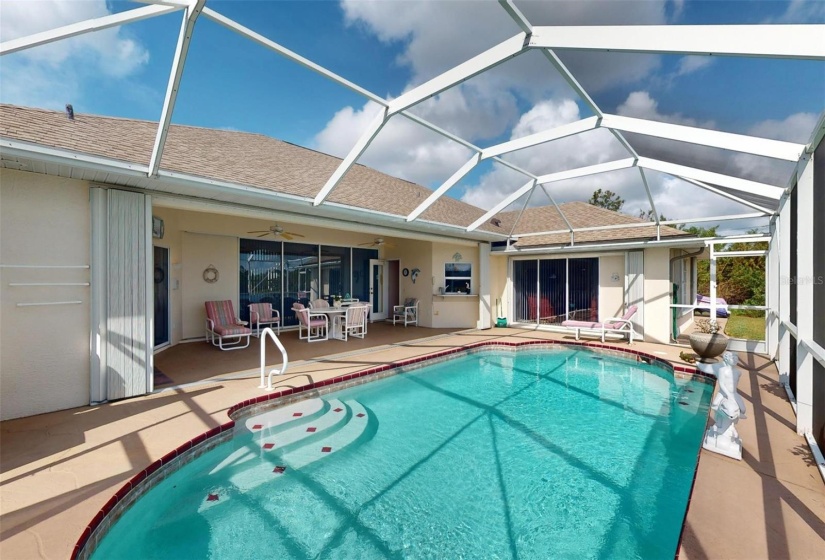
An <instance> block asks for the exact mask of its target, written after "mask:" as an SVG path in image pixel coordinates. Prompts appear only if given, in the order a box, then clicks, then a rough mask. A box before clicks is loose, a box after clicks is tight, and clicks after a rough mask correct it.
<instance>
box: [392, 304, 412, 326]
mask: <svg viewBox="0 0 825 560" xmlns="http://www.w3.org/2000/svg"><path fill="white" fill-rule="evenodd" d="M396 321H404V326H405V327H406V326H407V325H418V300H417V299H416V298H407V299H405V300H404V305H395V306H393V308H392V324H393V325H394V324H395V323H396Z"/></svg>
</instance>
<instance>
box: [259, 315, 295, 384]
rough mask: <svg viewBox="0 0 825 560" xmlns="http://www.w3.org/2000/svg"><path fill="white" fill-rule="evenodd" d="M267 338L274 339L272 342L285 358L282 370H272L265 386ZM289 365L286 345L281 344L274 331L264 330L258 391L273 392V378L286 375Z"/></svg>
mask: <svg viewBox="0 0 825 560" xmlns="http://www.w3.org/2000/svg"><path fill="white" fill-rule="evenodd" d="M267 336H268V337H269V338H271V339H272V341H273V342H274V343H275V346H277V347H278V350H280V351H281V357H282V358H283V363H282V364H281V369H272V370H270V371H269V378H268V381H267V383H266V385H264V375H265V373H266V371H265V370H266V337H267ZM288 364H289V359H288V358H287V355H286V348H284V345H283V344H281V341H280V340H278V337H277V336H275V331H273V330H272V329H270V328H269V327H267V328H265V329H264V330H263V332H262V333H261V384H260V385H259V386H258V389H266V390H267V391H271V390H272V376H273V375H283V374H284V373H286V368H287V365H288Z"/></svg>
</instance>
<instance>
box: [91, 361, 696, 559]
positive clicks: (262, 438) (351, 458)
mask: <svg viewBox="0 0 825 560" xmlns="http://www.w3.org/2000/svg"><path fill="white" fill-rule="evenodd" d="M711 392H712V386H711V385H709V384H706V383H702V382H699V381H692V380H686V379H675V378H674V377H673V375H672V373H671V372H670V371H667V370H664V369H662V368H659V367H657V366H652V365H647V364H644V363H639V362H636V361H634V360H630V359H623V358H615V357H610V356H607V355H604V354H600V353H597V352H593V351H591V350H588V349H585V348H573V347H569V348H568V347H561V346H559V347H554V348H551V349H542V350H534V349H521V350H518V351H513V350H495V351H490V350H484V351H480V352H476V353H472V354H469V355H465V356H462V357H459V358H456V359H452V360H448V361H444V362H441V363H437V364H434V365H430V366H426V367H424V368H421V369H417V370H414V371H411V372H408V373H405V374H403V375H396V376H392V377H389V378H386V379H382V380H380V381H375V382H372V383H367V384H364V385H360V386H358V387H353V388H350V389H345V390H342V391H338V392H335V393H330V394H328V395H325V396H324V397H323V399H309V400H306V401H302V402H300V403H296V404H293V405H290V406H289V407H286V408H282V409H278V410H276V411H273V412H269V413H266V414H263V415H259V416H255V417H252V418H249V419H246V420H245V421H239V422H238V423H237V427H236V431H237V434H236V436H235V437H234V438H233V439H232V440H231V441H230V442H228V443H225V444H222V445H219V446H218V447H216V448H215V449H213V450H211V451H208V452H207V453H205V454H203V455H202V456H200V457H198V458H197V459H195V460H193V461H192V462H190V463H189V464H187V465H186V466H184V467H183V468H182V469H181V470H179V471H177V472H175V473H173V474H172V475H170V476H169V477H167V478H166V479H164V480H163V481H161V482H160V483H159V484H157V485H156V486H155V487H154V488H152V489H151V490H150V491H148V492H147V493H146V494H145V495H144V496H142V497H141V498H140V499H139V500H138V501H137V502H136V503H135V504H134V505H133V506H132V507H131V508H129V509H128V510H127V511H126V512H125V513H124V514H123V516H122V517H121V518H120V520H119V521H118V522H117V523H115V524H114V526H113V527H112V528H111V530H110V531H109V533H108V534H107V535H106V536H105V537H104V538H103V540H102V541H101V543H100V545H99V546H98V548H97V550H96V551H95V552H94V554H93V558H96V559H99V558H124V559H125V558H228V557H230V555H231V556H232V557H242V558H252V557H261V558H285V557H290V558H310V557H319V556H320V557H327V558H359V559H360V558H385V557H413V558H493V557H516V556H517V557H519V558H563V557H575V558H596V557H617V558H618V557H621V558H661V557H673V554H674V553H675V550H676V545H677V542H678V538H679V533H680V530H681V524H682V521H683V518H684V513H685V508H686V504H687V500H688V495H689V492H690V486H691V483H692V479H693V474H694V470H695V466H696V459H697V454H698V450H699V447H700V444H701V439H702V434H703V431H704V428H705V422H706V418H707V410H708V404H709V401H710V396H711ZM270 425H271V426H273V427H271V428H270V427H269V426H270ZM313 428H314V429H313Z"/></svg>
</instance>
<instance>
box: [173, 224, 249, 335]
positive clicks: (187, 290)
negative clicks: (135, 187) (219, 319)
mask: <svg viewBox="0 0 825 560" xmlns="http://www.w3.org/2000/svg"><path fill="white" fill-rule="evenodd" d="M182 256H183V271H182V278H183V281H182V283H181V287H182V289H181V295H182V300H183V301H182V309H183V338H184V339H188V338H203V336H204V332H205V328H206V308H205V306H204V302H206V301H221V300H225V299H228V300H231V301H232V305H233V307H234V309H235V313H236V315H237V314H238V313H239V311H238V281H239V280H238V278H239V273H238V268H239V260H238V238H237V237H229V236H224V235H206V234H202V233H188V232H185V233H184V234H183V251H182ZM209 266H213V267H215V268H216V269H217V270H218V279H217V281H216V282H214V283H209V282H206V281H205V280H204V279H203V272H204V270H206V268H207V267H209Z"/></svg>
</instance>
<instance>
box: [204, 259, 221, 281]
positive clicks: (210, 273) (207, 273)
mask: <svg viewBox="0 0 825 560" xmlns="http://www.w3.org/2000/svg"><path fill="white" fill-rule="evenodd" d="M218 278H220V274H219V273H218V269H217V268H215V267H214V266H213V265H211V264H210V265H209V266H207V267H206V269H204V271H203V281H204V282H206V283H208V284H214V283H215V282H217V281H218Z"/></svg>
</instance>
